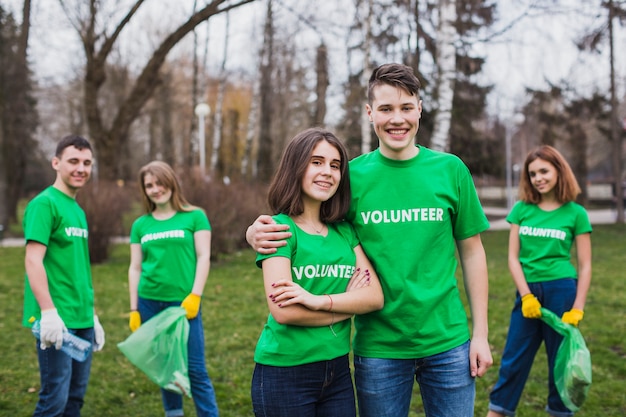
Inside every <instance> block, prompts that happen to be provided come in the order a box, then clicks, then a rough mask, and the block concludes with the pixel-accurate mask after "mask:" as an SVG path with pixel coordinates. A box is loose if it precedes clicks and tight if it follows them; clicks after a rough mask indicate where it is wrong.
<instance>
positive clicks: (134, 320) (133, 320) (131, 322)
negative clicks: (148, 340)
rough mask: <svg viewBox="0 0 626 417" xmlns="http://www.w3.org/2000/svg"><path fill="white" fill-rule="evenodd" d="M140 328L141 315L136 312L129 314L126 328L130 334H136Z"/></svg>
mask: <svg viewBox="0 0 626 417" xmlns="http://www.w3.org/2000/svg"><path fill="white" fill-rule="evenodd" d="M139 326H141V314H139V312H138V311H137V310H135V311H131V312H130V318H129V319H128V328H129V329H130V331H131V332H133V333H134V332H136V331H137V329H138V328H139Z"/></svg>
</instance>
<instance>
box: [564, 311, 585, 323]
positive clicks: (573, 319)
mask: <svg viewBox="0 0 626 417" xmlns="http://www.w3.org/2000/svg"><path fill="white" fill-rule="evenodd" d="M584 315H585V312H584V311H582V310H579V309H577V308H572V309H571V310H570V311H566V312H565V313H563V317H561V320H563V323H567V324H571V325H572V326H576V327H578V323H579V322H580V321H581V320H582V319H583V316H584Z"/></svg>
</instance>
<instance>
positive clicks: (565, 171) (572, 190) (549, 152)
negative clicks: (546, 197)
mask: <svg viewBox="0 0 626 417" xmlns="http://www.w3.org/2000/svg"><path fill="white" fill-rule="evenodd" d="M535 159H543V160H544V161H546V162H549V163H551V164H552V165H553V166H554V168H555V169H556V173H557V179H556V185H555V187H554V196H555V197H556V199H557V201H558V202H559V203H561V204H563V203H567V202H569V201H574V200H576V197H577V196H578V194H580V193H581V191H580V186H579V185H578V181H577V180H576V177H575V176H574V172H573V171H572V168H570V166H569V164H568V163H567V160H566V159H565V158H564V157H563V155H561V153H560V152H559V151H558V150H556V149H555V148H553V147H552V146H549V145H542V146H539V147H537V148H535V149H533V150H532V151H530V152H529V153H528V156H526V161H524V167H523V168H522V176H521V178H520V184H519V198H520V200H522V201H525V202H527V203H531V204H539V203H540V202H541V194H540V193H539V191H537V190H536V189H535V187H533V185H532V183H531V181H530V175H529V173H528V165H530V164H531V163H532V162H533V161H534V160H535Z"/></svg>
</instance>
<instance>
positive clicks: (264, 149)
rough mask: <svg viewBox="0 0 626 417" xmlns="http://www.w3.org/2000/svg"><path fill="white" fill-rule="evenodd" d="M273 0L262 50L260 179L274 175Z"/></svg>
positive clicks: (266, 21)
mask: <svg viewBox="0 0 626 417" xmlns="http://www.w3.org/2000/svg"><path fill="white" fill-rule="evenodd" d="M272 19H273V16H272V0H268V2H267V12H266V16H265V28H264V31H263V50H262V52H261V84H260V91H259V93H260V96H261V108H260V109H259V112H260V121H259V122H260V125H259V150H258V152H257V154H258V179H259V180H260V181H263V182H265V181H269V179H270V178H271V176H272V171H273V170H272V147H273V140H272V135H271V125H272V107H273V106H272V102H273V94H272V72H273V70H274V66H273V64H274V60H273V53H274V52H273V49H274V26H273V22H272Z"/></svg>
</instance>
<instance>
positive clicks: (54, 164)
mask: <svg viewBox="0 0 626 417" xmlns="http://www.w3.org/2000/svg"><path fill="white" fill-rule="evenodd" d="M59 162H61V161H59V158H57V157H56V156H55V157H53V158H52V169H54V170H55V171H57V170H58V167H59Z"/></svg>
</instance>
